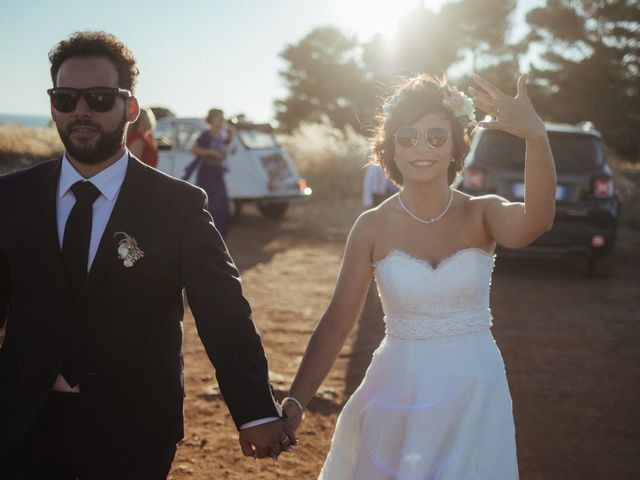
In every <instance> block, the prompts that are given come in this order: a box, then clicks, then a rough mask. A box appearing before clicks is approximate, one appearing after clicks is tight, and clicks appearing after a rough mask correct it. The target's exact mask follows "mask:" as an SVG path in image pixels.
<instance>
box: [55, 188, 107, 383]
mask: <svg viewBox="0 0 640 480" xmlns="http://www.w3.org/2000/svg"><path fill="white" fill-rule="evenodd" d="M71 191H72V192H73V194H74V195H75V197H76V203H75V205H74V206H73V208H72V209H71V213H69V218H68V219H67V224H66V226H65V227H64V237H63V239H62V263H63V265H64V270H65V275H66V277H67V283H68V284H69V288H70V289H71V292H72V293H73V296H74V297H75V298H78V295H79V294H80V289H81V288H82V285H83V284H84V281H85V280H86V278H87V264H88V261H89V243H90V242H91V223H92V220H93V202H95V201H96V198H98V196H100V190H98V189H97V188H96V187H95V186H94V185H93V184H92V183H91V182H84V181H79V182H76V183H74V184H73V185H72V186H71ZM72 325H73V332H72V338H71V343H70V345H69V350H68V351H67V355H66V358H65V360H64V363H63V365H62V368H61V370H60V373H62V376H63V377H64V378H65V380H67V382H68V383H69V385H71V386H75V385H77V384H78V383H79V382H80V377H81V376H82V371H81V369H82V368H84V367H85V366H86V360H85V356H86V355H85V353H86V352H85V349H86V348H87V345H86V341H84V340H85V339H84V334H83V332H84V330H85V329H86V328H87V326H86V325H84V324H75V323H73V324H72Z"/></svg>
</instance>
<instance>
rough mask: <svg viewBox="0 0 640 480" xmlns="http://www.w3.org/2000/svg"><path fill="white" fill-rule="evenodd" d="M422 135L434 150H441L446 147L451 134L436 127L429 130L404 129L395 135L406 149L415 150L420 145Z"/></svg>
mask: <svg viewBox="0 0 640 480" xmlns="http://www.w3.org/2000/svg"><path fill="white" fill-rule="evenodd" d="M420 135H424V138H425V140H426V141H427V143H428V144H429V145H431V146H432V147H433V148H440V147H444V146H445V145H446V143H447V140H448V139H449V137H450V136H451V133H450V132H448V131H447V130H445V129H444V128H440V127H434V128H430V129H428V130H418V129H417V128H413V127H402V128H399V129H398V130H397V131H396V133H395V137H396V140H397V141H398V144H399V145H400V146H402V147H404V148H413V147H415V146H416V145H418V142H419V141H420Z"/></svg>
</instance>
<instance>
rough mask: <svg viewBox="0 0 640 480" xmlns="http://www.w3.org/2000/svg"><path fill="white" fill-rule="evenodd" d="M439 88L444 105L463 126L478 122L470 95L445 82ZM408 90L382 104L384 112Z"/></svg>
mask: <svg viewBox="0 0 640 480" xmlns="http://www.w3.org/2000/svg"><path fill="white" fill-rule="evenodd" d="M438 89H439V90H440V92H441V93H442V106H443V107H444V108H446V109H448V110H451V112H452V113H453V115H454V117H456V119H457V120H458V122H460V125H462V128H464V129H466V128H470V127H472V126H473V125H475V123H476V116H475V115H474V113H473V112H474V109H475V105H474V104H473V100H472V99H471V97H469V96H468V95H465V94H464V93H463V92H460V91H459V90H458V88H457V87H452V86H449V85H447V84H445V83H441V84H440V85H439V86H438ZM405 92H406V91H401V92H400V93H398V94H396V95H394V96H392V97H391V98H390V99H388V100H387V101H386V102H385V104H384V105H383V106H382V110H383V111H384V113H386V114H389V113H391V111H393V109H394V108H395V107H396V106H397V105H398V103H400V100H401V99H402V97H403V96H404V95H406V93H405Z"/></svg>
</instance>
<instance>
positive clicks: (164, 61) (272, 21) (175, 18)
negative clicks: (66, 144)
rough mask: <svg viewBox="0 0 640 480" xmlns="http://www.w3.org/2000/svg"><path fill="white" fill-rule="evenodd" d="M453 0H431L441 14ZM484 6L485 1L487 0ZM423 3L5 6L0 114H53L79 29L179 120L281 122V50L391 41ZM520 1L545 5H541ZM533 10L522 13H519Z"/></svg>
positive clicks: (130, 0)
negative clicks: (320, 34) (107, 43)
mask: <svg viewBox="0 0 640 480" xmlns="http://www.w3.org/2000/svg"><path fill="white" fill-rule="evenodd" d="M446 1H447V0H422V3H423V4H424V5H425V6H426V7H428V8H432V9H435V10H437V9H438V8H440V7H441V5H442V4H443V3H445V2H446ZM479 1H481V0H479ZM418 3H420V0H322V1H321V0H181V1H176V0H155V1H154V2H147V1H140V0H103V1H101V2H97V1H94V0H85V1H77V0H57V1H56V0H53V1H52V0H6V1H4V2H3V4H2V6H0V113H16V114H28V115H48V114H49V101H48V98H47V95H46V89H47V88H50V87H51V80H50V77H49V61H48V58H47V54H48V52H49V50H50V49H51V48H52V47H53V46H54V45H55V44H56V43H58V42H59V41H60V40H62V39H64V38H66V37H67V36H68V35H69V34H71V33H72V32H74V31H78V30H106V31H108V32H110V33H113V34H114V35H116V36H117V37H119V38H120V39H121V40H122V41H123V42H124V43H125V44H126V45H127V46H128V47H129V48H130V49H131V51H132V52H133V54H134V56H135V57H136V59H137V61H138V66H139V68H140V76H139V79H138V87H137V91H136V96H137V97H138V99H139V101H140V104H141V105H142V106H164V107H167V108H169V109H171V110H172V111H173V112H174V113H175V114H177V115H178V116H204V115H205V113H206V111H207V110H208V109H209V108H213V107H218V108H222V109H224V110H225V114H227V115H229V116H230V115H235V114H238V113H245V114H247V116H248V117H249V118H251V119H253V120H256V121H272V120H273V115H274V110H273V100H274V99H275V98H283V97H285V96H286V89H285V88H284V84H283V82H282V81H281V79H280V78H279V76H278V71H279V70H281V69H283V68H284V66H285V62H284V61H282V60H281V59H280V58H279V56H278V54H279V53H280V52H281V51H282V50H284V48H285V47H286V46H287V45H289V44H295V43H297V42H298V41H299V40H301V39H302V38H303V37H304V36H305V35H307V34H308V33H309V32H311V30H313V29H314V28H316V27H321V26H326V25H334V26H337V27H339V28H341V29H342V30H343V31H345V32H346V33H350V34H353V35H356V36H357V38H358V39H359V40H360V41H367V40H369V39H370V38H371V37H372V36H373V35H374V34H375V33H382V34H385V35H387V36H390V35H391V34H392V33H393V31H394V28H395V25H396V23H397V21H398V20H399V19H400V18H401V17H402V15H404V14H405V13H406V12H407V11H408V10H409V9H411V8H413V7H415V6H416V5H417V4H418ZM521 3H527V4H531V3H539V1H538V0H536V1H534V2H531V1H529V2H524V1H523V0H521ZM523 12H524V9H523V8H520V9H519V14H520V16H521V15H522V13H523Z"/></svg>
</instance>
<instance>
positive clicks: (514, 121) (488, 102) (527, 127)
mask: <svg viewBox="0 0 640 480" xmlns="http://www.w3.org/2000/svg"><path fill="white" fill-rule="evenodd" d="M527 78H528V76H527V75H526V74H524V75H520V78H519V79H518V84H517V93H516V96H515V97H511V96H509V95H507V94H506V93H504V92H503V91H502V90H500V89H499V88H498V87H496V86H495V85H494V84H493V83H491V82H489V81H488V80H486V79H484V78H482V77H481V76H480V75H477V74H475V75H474V76H473V79H474V81H475V82H476V83H477V84H478V86H479V87H481V88H482V89H483V90H484V92H481V91H479V90H477V89H476V88H474V87H469V95H471V96H472V97H473V100H474V101H475V103H476V105H477V106H478V107H479V108H480V109H482V110H484V111H485V112H487V113H488V114H490V115H493V116H494V117H495V120H494V121H482V122H480V123H479V124H478V125H479V126H480V127H483V128H490V129H498V130H503V131H505V132H507V133H510V134H511V135H515V136H516V137H520V138H523V139H525V140H532V139H535V138H538V137H541V136H543V135H546V130H545V127H544V122H543V121H542V119H541V118H540V116H539V115H538V114H537V113H536V111H535V109H534V108H533V105H531V100H530V99H529V95H528V94H527V86H526V83H527Z"/></svg>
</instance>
